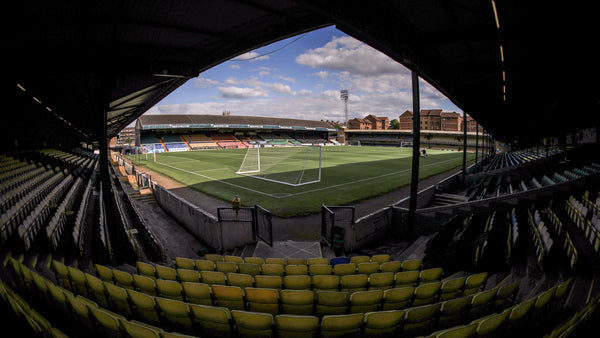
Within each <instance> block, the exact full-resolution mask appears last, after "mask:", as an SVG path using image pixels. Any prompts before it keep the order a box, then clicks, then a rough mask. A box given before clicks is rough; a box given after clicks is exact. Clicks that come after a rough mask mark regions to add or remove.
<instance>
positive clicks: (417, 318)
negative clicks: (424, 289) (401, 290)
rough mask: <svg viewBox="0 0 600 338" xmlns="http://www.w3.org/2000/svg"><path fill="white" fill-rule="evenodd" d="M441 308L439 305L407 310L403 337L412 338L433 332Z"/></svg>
mask: <svg viewBox="0 0 600 338" xmlns="http://www.w3.org/2000/svg"><path fill="white" fill-rule="evenodd" d="M440 307H441V304H439V303H438V304H430V305H422V306H416V307H411V308H408V309H406V316H405V318H404V326H403V335H405V336H410V337H412V336H419V335H423V334H426V333H429V332H431V329H432V327H433V324H434V322H435V319H436V317H437V314H438V312H439V310H440Z"/></svg>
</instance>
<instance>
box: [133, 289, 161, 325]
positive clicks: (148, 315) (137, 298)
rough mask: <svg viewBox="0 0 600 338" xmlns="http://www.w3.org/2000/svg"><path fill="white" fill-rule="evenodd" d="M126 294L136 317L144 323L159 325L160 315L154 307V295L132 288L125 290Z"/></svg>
mask: <svg viewBox="0 0 600 338" xmlns="http://www.w3.org/2000/svg"><path fill="white" fill-rule="evenodd" d="M127 295H128V296H129V301H130V302H131V305H132V306H133V316H134V317H135V318H136V319H138V320H140V321H142V322H144V323H151V324H153V325H160V316H159V313H158V311H157V308H156V301H155V297H154V296H150V295H147V294H145V293H143V292H138V291H134V290H127Z"/></svg>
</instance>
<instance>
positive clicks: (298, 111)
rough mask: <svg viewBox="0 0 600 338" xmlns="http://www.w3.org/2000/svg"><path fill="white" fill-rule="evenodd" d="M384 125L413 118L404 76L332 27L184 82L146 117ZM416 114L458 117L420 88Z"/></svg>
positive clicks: (403, 71)
mask: <svg viewBox="0 0 600 338" xmlns="http://www.w3.org/2000/svg"><path fill="white" fill-rule="evenodd" d="M342 89H346V90H348V92H349V99H348V118H349V119H352V118H355V117H359V118H364V117H365V116H367V115H368V114H374V115H376V116H381V117H383V116H387V117H388V118H389V119H390V120H392V119H398V116H399V115H400V114H402V113H403V112H404V111H406V110H412V91H411V73H410V70H408V69H407V68H406V67H404V66H402V65H401V64H399V63H397V62H396V61H394V60H392V59H390V58H389V57H387V56H386V55H385V54H383V53H381V52H379V51H377V50H376V49H374V48H371V47H369V46H368V45H366V44H365V43H363V42H360V41H359V40H356V39H354V38H352V37H350V36H348V35H346V34H344V33H342V32H341V31H339V30H337V29H336V28H335V27H334V26H331V27H326V28H322V29H319V30H315V31H312V32H308V33H305V34H301V35H297V36H295V37H291V38H288V39H285V40H281V41H279V42H276V43H273V44H271V45H268V46H265V47H262V48H258V49H256V50H254V51H251V52H247V53H245V54H242V55H239V56H237V57H235V58H233V59H230V60H228V61H225V62H223V63H221V64H219V65H217V66H215V67H213V68H211V69H209V70H207V71H205V72H203V73H201V74H200V75H199V76H198V77H196V78H192V79H190V80H188V81H187V82H186V83H185V84H184V85H182V86H181V87H179V88H178V89H177V90H175V91H173V92H172V93H171V94H170V95H168V96H166V97H165V98H164V99H163V100H161V101H160V102H159V103H158V104H157V105H156V106H154V107H152V108H151V109H150V110H148V111H147V112H146V114H209V115H220V114H222V113H223V111H229V112H230V113H231V115H239V116H269V117H284V118H294V119H306V120H330V121H340V122H343V121H344V120H345V116H344V103H343V101H341V99H340V90H342ZM420 95H421V102H420V105H421V109H440V108H441V109H442V110H444V111H456V112H460V113H462V111H461V110H460V109H459V108H457V107H456V106H455V105H454V104H453V103H452V102H451V101H450V100H448V99H447V98H446V97H445V96H444V95H443V94H441V93H440V92H439V91H437V90H435V89H434V88H433V87H432V86H431V85H429V84H428V83H427V82H425V81H423V80H421V81H420Z"/></svg>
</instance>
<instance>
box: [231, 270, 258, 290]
mask: <svg viewBox="0 0 600 338" xmlns="http://www.w3.org/2000/svg"><path fill="white" fill-rule="evenodd" d="M227 284H228V285H231V286H239V287H241V288H242V290H243V289H245V288H247V287H253V286H254V277H252V275H247V274H244V273H233V272H229V273H227Z"/></svg>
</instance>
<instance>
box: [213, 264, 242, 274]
mask: <svg viewBox="0 0 600 338" xmlns="http://www.w3.org/2000/svg"><path fill="white" fill-rule="evenodd" d="M215 265H216V269H215V270H216V271H221V272H223V273H228V272H235V273H237V272H238V265H237V263H234V262H215Z"/></svg>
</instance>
